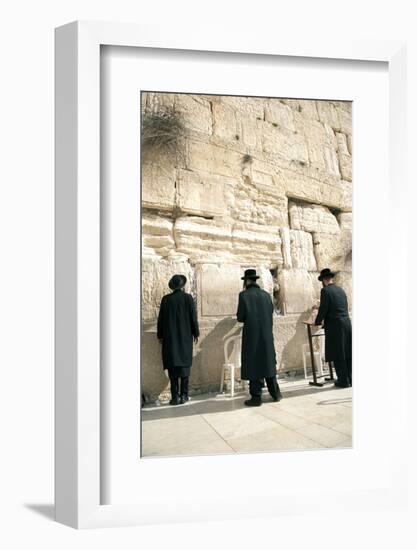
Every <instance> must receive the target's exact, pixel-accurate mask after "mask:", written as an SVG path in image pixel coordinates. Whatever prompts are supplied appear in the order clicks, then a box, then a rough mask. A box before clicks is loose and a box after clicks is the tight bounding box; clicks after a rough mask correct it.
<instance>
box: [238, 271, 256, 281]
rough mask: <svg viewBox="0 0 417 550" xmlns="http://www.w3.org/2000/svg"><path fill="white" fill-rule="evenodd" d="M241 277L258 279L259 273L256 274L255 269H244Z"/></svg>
mask: <svg viewBox="0 0 417 550" xmlns="http://www.w3.org/2000/svg"><path fill="white" fill-rule="evenodd" d="M241 279H242V281H244V280H245V279H259V275H257V274H256V269H245V274H244V275H243V277H241Z"/></svg>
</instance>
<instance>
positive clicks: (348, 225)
mask: <svg viewBox="0 0 417 550" xmlns="http://www.w3.org/2000/svg"><path fill="white" fill-rule="evenodd" d="M337 219H338V222H339V226H340V230H341V231H350V232H352V212H341V213H340V214H339V215H338V216H337Z"/></svg>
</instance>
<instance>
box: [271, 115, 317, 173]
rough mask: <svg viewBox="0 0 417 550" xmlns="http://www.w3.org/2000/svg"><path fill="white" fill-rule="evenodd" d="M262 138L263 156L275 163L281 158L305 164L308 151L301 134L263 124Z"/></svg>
mask: <svg viewBox="0 0 417 550" xmlns="http://www.w3.org/2000/svg"><path fill="white" fill-rule="evenodd" d="M262 138H263V140H262V144H263V150H264V153H265V155H266V156H267V157H269V158H272V159H274V160H275V162H277V160H278V159H280V158H282V159H284V160H285V161H288V162H296V163H301V164H307V162H308V149H307V144H306V141H305V139H304V136H302V135H301V134H299V133H295V132H293V131H291V130H288V129H286V128H281V127H279V128H278V127H275V126H273V125H272V124H270V123H268V122H264V123H263V132H262Z"/></svg>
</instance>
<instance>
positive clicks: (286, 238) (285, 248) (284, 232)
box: [280, 227, 292, 269]
mask: <svg viewBox="0 0 417 550" xmlns="http://www.w3.org/2000/svg"><path fill="white" fill-rule="evenodd" d="M280 236H281V243H282V244H281V251H282V261H283V268H284V269H291V268H292V258H291V239H290V230H289V229H288V227H281V228H280Z"/></svg>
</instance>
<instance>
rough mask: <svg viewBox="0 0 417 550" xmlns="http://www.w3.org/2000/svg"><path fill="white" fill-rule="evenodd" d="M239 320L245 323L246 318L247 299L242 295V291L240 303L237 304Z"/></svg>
mask: <svg viewBox="0 0 417 550" xmlns="http://www.w3.org/2000/svg"><path fill="white" fill-rule="evenodd" d="M236 317H237V320H238V321H239V323H244V322H245V319H246V306H245V300H244V298H243V296H242V293H240V294H239V304H238V306H237V314H236Z"/></svg>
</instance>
